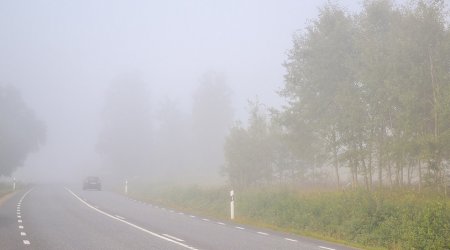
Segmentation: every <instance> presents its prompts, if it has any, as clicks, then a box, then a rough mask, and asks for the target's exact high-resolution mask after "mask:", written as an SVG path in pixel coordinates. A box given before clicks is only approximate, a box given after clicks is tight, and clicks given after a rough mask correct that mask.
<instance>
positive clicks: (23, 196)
mask: <svg viewBox="0 0 450 250" xmlns="http://www.w3.org/2000/svg"><path fill="white" fill-rule="evenodd" d="M33 189H34V188H31V189H30V190H28V191H27V192H26V193H25V194H24V195H22V197H21V198H20V200H19V203H22V201H23V199H25V197H26V196H27V195H28V194H29V193H30V192H31V191H33Z"/></svg>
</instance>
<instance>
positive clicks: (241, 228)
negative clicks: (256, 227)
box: [236, 227, 245, 230]
mask: <svg viewBox="0 0 450 250" xmlns="http://www.w3.org/2000/svg"><path fill="white" fill-rule="evenodd" d="M236 228H237V229H240V230H244V229H245V228H243V227H236Z"/></svg>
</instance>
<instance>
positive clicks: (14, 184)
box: [13, 177, 16, 191]
mask: <svg viewBox="0 0 450 250" xmlns="http://www.w3.org/2000/svg"><path fill="white" fill-rule="evenodd" d="M13 191H16V178H15V177H14V178H13Z"/></svg>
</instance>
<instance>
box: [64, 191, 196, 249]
mask: <svg viewBox="0 0 450 250" xmlns="http://www.w3.org/2000/svg"><path fill="white" fill-rule="evenodd" d="M65 189H66V190H67V191H68V192H69V193H70V194H72V195H73V196H74V197H75V198H77V199H78V200H79V201H80V202H82V203H84V204H85V205H86V206H88V207H90V208H92V209H93V210H95V211H97V212H99V213H101V214H103V215H105V216H107V217H109V218H111V219H114V220H117V221H120V222H122V223H125V224H127V225H129V226H131V227H134V228H135V229H138V230H140V231H142V232H145V233H148V234H150V235H152V236H155V237H157V238H160V239H162V240H165V241H168V242H172V243H174V244H177V245H179V246H182V247H184V248H187V249H191V250H198V249H197V248H194V247H191V246H188V245H186V244H183V243H181V242H178V241H176V240H173V239H170V238H168V237H165V236H163V235H160V234H157V233H154V232H152V231H150V230H147V229H145V228H143V227H140V226H138V225H135V224H133V223H131V222H128V221H126V220H122V219H119V218H116V217H114V216H112V215H110V214H108V213H106V212H103V211H102V210H100V209H98V208H95V207H94V206H92V205H90V204H89V203H87V202H85V201H83V199H81V198H80V197H79V196H78V195H76V194H75V193H74V192H72V190H70V189H68V188H65Z"/></svg>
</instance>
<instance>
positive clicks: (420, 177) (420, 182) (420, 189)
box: [419, 160, 422, 193]
mask: <svg viewBox="0 0 450 250" xmlns="http://www.w3.org/2000/svg"><path fill="white" fill-rule="evenodd" d="M421 191H422V164H421V160H419V193H420V192H421Z"/></svg>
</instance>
